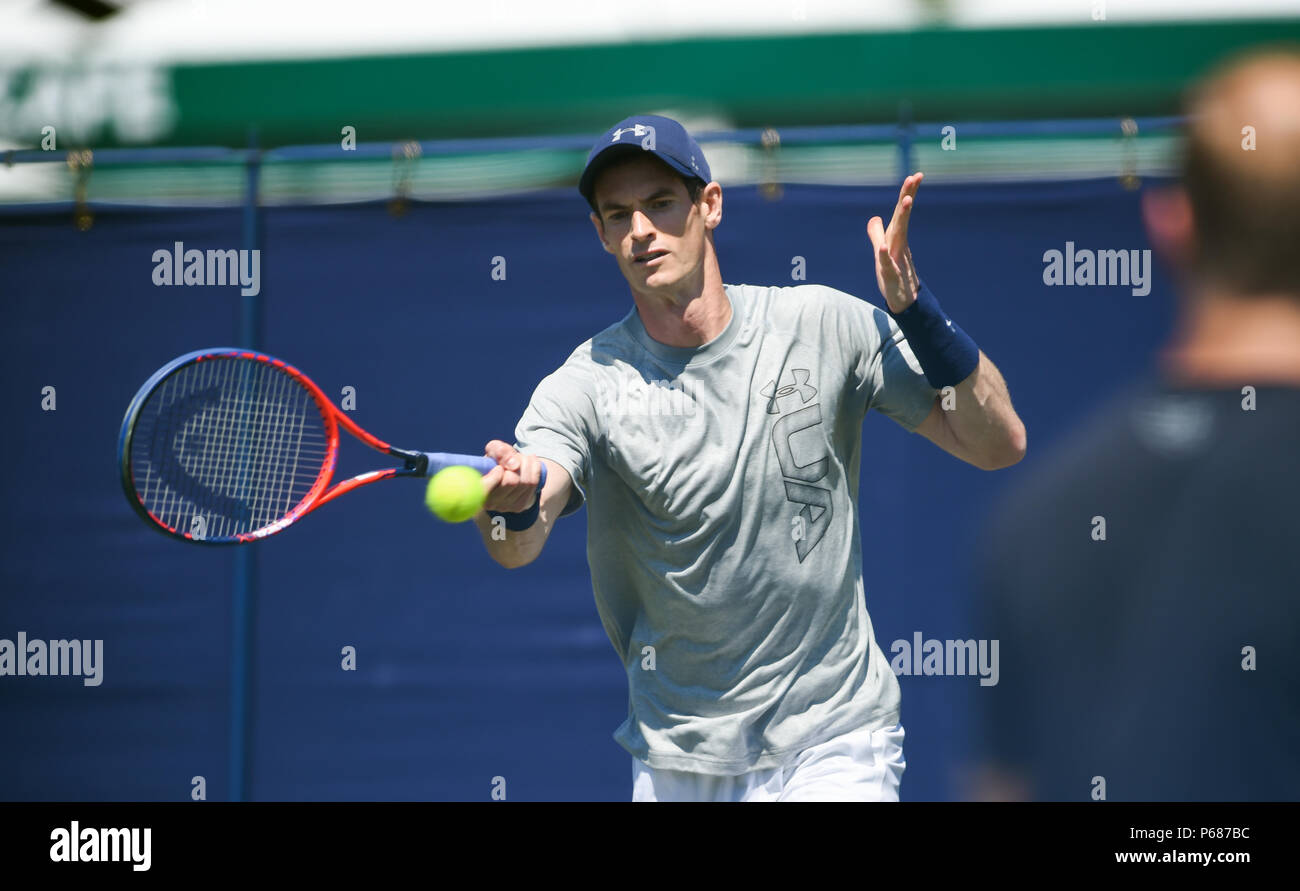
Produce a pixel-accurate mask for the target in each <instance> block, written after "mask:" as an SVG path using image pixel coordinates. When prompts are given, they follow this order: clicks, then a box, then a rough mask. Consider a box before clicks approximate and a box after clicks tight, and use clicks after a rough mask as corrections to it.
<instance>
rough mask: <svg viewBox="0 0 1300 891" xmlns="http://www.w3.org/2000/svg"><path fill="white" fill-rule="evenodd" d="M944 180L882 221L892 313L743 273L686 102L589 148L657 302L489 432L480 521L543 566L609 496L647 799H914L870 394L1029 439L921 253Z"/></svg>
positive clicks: (606, 224) (585, 180)
mask: <svg viewBox="0 0 1300 891" xmlns="http://www.w3.org/2000/svg"><path fill="white" fill-rule="evenodd" d="M921 179H922V177H921V174H919V173H918V174H913V175H912V176H909V177H907V179H906V180H905V181H904V183H903V185H902V188H901V189H900V191H899V198H898V202H897V204H896V206H895V208H894V213H893V217H892V218H891V220H890V223H889V226H888V227H885V226H884V224H883V221H882V220H881V218H880V217H873V218H872V219H871V220H870V221H868V224H867V233H868V236H869V238H870V240H871V242H872V245H873V247H874V249H875V254H876V279H877V281H876V283H877V285H878V287H879V288H880V291H881V294H882V295H883V296H884V297H885V301H886V303H887V305H888V307H889V310H888V312H886V311H885V310H882V309H880V308H878V307H876V306H873V305H871V304H869V303H867V302H865V301H863V300H859V299H858V298H857V297H854V296H852V295H849V294H846V293H844V292H842V291H837V290H834V289H832V288H828V287H824V286H821V285H800V286H795V287H760V286H753V285H735V284H724V280H723V278H722V274H721V272H720V267H719V262H718V256H717V254H716V252H715V250H714V243H713V230H714V229H715V228H716V227H717V226H718V225H719V224H720V223H721V222H722V187H721V186H720V185H719V184H718V183H717V182H714V181H712V178H711V175H710V172H709V167H708V164H707V162H706V160H705V157H704V153H703V152H702V151H701V150H700V147H699V145H698V144H697V143H696V142H695V140H694V139H693V138H691V136H690V135H689V134H688V133H687V132H686V130H685V129H684V128H683V127H682V126H681V125H680V124H679V123H678V122H676V121H673V120H671V119H669V118H664V117H660V116H655V115H638V116H635V117H633V118H629V119H627V120H624V121H621V122H620V123H619V124H617V125H615V126H614V127H612V128H611V129H610V130H609V131H608V132H606V134H605V135H604V136H603V137H602V138H601V139H600V140H598V141H597V143H596V144H595V146H594V147H593V149H592V151H591V154H590V155H589V157H588V162H587V167H586V169H585V171H584V173H583V176H582V179H581V182H580V184H579V191H580V192H581V193H582V195H583V197H584V198H585V199H586V200H587V202H588V204H589V205H590V207H591V214H590V218H591V221H592V224H593V227H594V229H595V233H596V236H597V237H598V238H599V240H600V244H601V246H602V247H603V249H604V250H605V251H606V252H608V253H609V254H611V255H612V256H613V258H614V259H615V261H616V262H617V264H618V267H619V270H620V272H622V274H623V276H624V278H625V279H626V280H627V283H628V286H629V289H630V290H631V296H632V302H633V306H632V308H631V309H630V310H629V311H627V313H626V315H625V316H624V317H623V318H622V320H620V321H617V322H615V323H614V324H612V325H610V326H609V327H607V328H605V330H603V331H601V332H600V333H598V334H596V335H595V336H594V337H592V338H591V339H590V340H588V341H587V342H585V343H583V344H581V345H580V346H578V347H577V349H575V350H574V352H573V353H572V355H571V356H570V357H569V358H568V360H567V361H566V362H565V363H564V364H563V365H562V366H561V367H560V368H559V369H558V370H557V371H555V372H554V373H553V374H551V375H549V376H547V377H546V378H545V379H544V380H543V381H542V382H541V383H540V384H539V385H538V386H537V388H536V390H535V392H534V393H533V396H532V399H531V401H530V403H529V405H528V407H527V409H526V411H525V412H524V415H523V417H522V418H521V420H520V421H519V424H518V426H517V428H516V431H515V438H516V443H515V445H514V446H511V445H510V444H508V443H505V442H503V441H500V440H494V441H492V442H490V443H488V444H487V446H486V449H485V451H486V453H487V454H488V455H489V456H490V457H492V458H493V459H495V460H496V461H497V462H498V465H499V466H498V467H497V468H496V469H494V470H493V471H492V472H491V473H489V474H488V475H487V476H486V477H485V485H486V487H487V488H488V490H489V494H488V500H487V503H486V505H485V510H484V511H482V512H480V514H479V516H478V517H477V518H476V522H477V524H478V526H479V529H480V531H481V533H482V537H483V541H484V544H485V546H486V547H487V549H488V551H489V553H490V554H491V555H492V557H493V558H494V559H495V560H497V561H498V562H499V563H501V564H502V565H503V566H506V567H517V566H522V565H525V564H527V563H529V562H530V561H532V560H534V559H535V558H536V557H537V556H538V554H540V552H541V550H542V548H543V547H544V545H545V543H546V540H547V537H548V536H549V534H550V531H551V529H552V528H553V524H554V523H555V522H556V520H557V519H558V518H560V517H561V516H566V515H569V514H572V513H573V512H574V511H576V510H578V508H579V507H581V506H582V504H583V503H584V502H585V503H586V504H587V505H588V511H589V514H590V516H589V518H588V547H587V555H588V562H589V564H590V568H591V575H592V588H593V591H594V594H595V600H596V605H597V609H598V611H599V614H600V617H601V621H602V623H603V625H604V627H605V630H606V633H607V634H608V635H609V639H610V641H611V643H613V644H614V647H615V650H616V651H617V653H618V655H619V657H620V659H621V660H622V662H623V665H624V669H625V671H626V673H627V679H628V694H629V695H628V716H627V720H626V721H625V722H624V723H623V725H622V726H621V727H619V728H618V730H617V732H616V733H615V739H616V740H617V741H618V742H619V743H620V744H621V745H622V746H623V747H624V748H626V749H627V751H628V752H629V753H630V754H631V756H632V768H633V770H632V779H633V784H632V790H633V791H632V795H633V799H634V800H638V801H649V800H715V801H716V800H743V801H756V800H787V801H789V800H809V799H819V800H820V799H845V800H860V801H873V800H877V801H878V800H893V801H896V800H898V788H899V780H900V777H901V775H902V772H903V769H904V767H905V762H904V760H903V754H902V742H903V727H902V725H901V723H900V720H899V685H898V681H897V679H896V677H895V676H894V673H893V671H892V670H891V669H890V666H889V662H888V659H887V657H886V656H885V655H884V653H883V652H882V651H881V650H880V647H879V646H878V645H877V643H876V641H875V638H874V635H873V632H872V628H871V622H870V619H869V617H868V614H867V610H866V605H865V602H864V591H863V583H862V551H861V537H860V534H859V516H858V508H857V496H858V481H859V470H860V461H861V439H862V423H863V418H864V415H865V414H866V412H867V411H868V410H869V409H872V408H874V409H876V410H877V411H880V412H882V413H883V414H885V415H886V416H888V417H889V418H891V419H892V420H894V421H895V422H897V423H898V424H900V425H901V426H903V427H904V429H907V430H908V431H911V432H916V433H920V434H922V435H923V436H925V437H926V438H928V439H930V440H931V441H932V442H934V443H935V444H937V445H938V446H940V447H941V448H943V449H945V450H946V451H948V452H950V453H951V454H953V455H955V456H956V457H958V458H960V459H962V460H964V461H966V462H969V463H971V464H973V465H974V466H976V467H979V468H981V469H985V470H994V469H997V468H1001V467H1006V466H1008V465H1011V464H1014V463H1015V462H1017V461H1018V460H1020V458H1021V456H1022V455H1023V454H1024V450H1025V430H1024V425H1023V424H1022V423H1021V422H1020V419H1019V418H1018V417H1017V416H1016V414H1015V411H1014V410H1013V409H1012V407H1011V400H1010V397H1009V395H1008V393H1007V388H1006V384H1005V382H1004V381H1003V380H1002V377H1001V375H1000V374H999V373H998V371H997V369H996V368H995V367H994V366H993V363H992V362H990V361H989V359H988V357H987V356H985V355H984V354H983V353H982V352H981V351H980V350H979V348H978V347H977V346H976V345H975V344H974V342H973V341H972V340H971V339H970V338H969V337H968V336H967V335H966V334H965V333H964V332H962V330H961V329H960V328H958V327H957V326H955V325H954V324H953V323H952V321H951V319H949V318H948V317H947V316H946V315H944V313H943V311H942V309H941V308H940V307H939V305H938V302H937V300H936V299H935V298H934V295H933V294H931V293H930V292H929V291H928V290H927V289H926V288H925V286H924V285H923V284H922V283H921V280H920V278H919V277H918V275H917V273H916V269H915V267H914V265H913V263H912V258H911V253H910V251H909V250H908V247H907V225H908V220H909V218H910V214H911V210H912V207H913V204H914V201H915V196H916V192H917V189H918V188H919V186H920V183H921ZM948 387H951V388H953V389H952V392H951V393H950V394H949V395H950V396H953V397H955V398H954V401H953V402H952V404H951V405H949V406H948V408H949V409H950V410H947V411H945V410H942V408H941V400H942V396H941V393H942V392H943V390H944V389H945V388H948ZM868 460H870V457H869V456H868ZM542 462H545V467H546V469H547V480H546V483H545V486H544V488H543V489H542V491H541V493H540V497H538V495H537V489H538V483H539V479H540V469H541V466H542ZM889 521H890V518H888V517H871V518H868V522H869V523H876V522H889ZM503 522H504V525H505V527H506V531H505V533H504V534H500V533H501V531H502V530H501V525H502V523H503ZM494 533H497V534H494ZM882 558H883V555H882V557H878V558H877V559H882Z"/></svg>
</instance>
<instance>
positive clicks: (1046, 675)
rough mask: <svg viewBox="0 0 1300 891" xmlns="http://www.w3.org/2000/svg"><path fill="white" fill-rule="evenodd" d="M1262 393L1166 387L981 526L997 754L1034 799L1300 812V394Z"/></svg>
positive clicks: (1099, 426)
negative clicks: (1249, 653)
mask: <svg viewBox="0 0 1300 891" xmlns="http://www.w3.org/2000/svg"><path fill="white" fill-rule="evenodd" d="M1248 383H1249V381H1245V382H1243V385H1245V384H1248ZM1255 389H1256V393H1255V410H1254V411H1245V410H1243V408H1242V403H1243V399H1244V398H1245V397H1244V396H1243V394H1242V393H1241V387H1236V388H1233V389H1223V390H1209V389H1193V388H1190V387H1179V386H1174V385H1170V384H1168V383H1165V382H1162V381H1161V380H1160V379H1159V378H1158V376H1156V375H1154V374H1152V375H1151V376H1149V377H1148V378H1146V379H1144V380H1143V381H1141V382H1139V383H1138V384H1136V385H1134V386H1132V387H1130V388H1129V389H1127V390H1126V391H1125V392H1124V393H1122V394H1121V395H1120V396H1119V397H1118V398H1116V399H1113V400H1112V401H1111V402H1110V403H1109V404H1108V405H1107V406H1106V407H1105V408H1104V409H1103V410H1102V411H1100V412H1099V413H1097V414H1096V415H1094V416H1093V417H1092V419H1091V421H1090V422H1089V423H1087V424H1086V425H1085V426H1084V428H1083V429H1082V430H1080V431H1078V432H1077V433H1076V434H1074V435H1073V436H1070V437H1068V439H1067V440H1066V442H1065V444H1064V445H1063V446H1062V447H1060V448H1059V450H1058V451H1057V452H1056V453H1055V454H1054V455H1052V456H1051V457H1050V458H1046V459H1044V461H1043V462H1042V463H1041V464H1040V465H1038V466H1037V468H1035V469H1034V470H1032V471H1031V472H1030V474H1029V475H1028V477H1027V478H1026V479H1025V481H1024V483H1023V485H1022V486H1021V487H1019V488H1018V489H1017V490H1016V491H1014V492H1013V494H1012V496H1011V497H1010V498H1008V499H1007V501H1006V502H1005V503H1004V504H1003V505H1002V508H1001V509H1000V510H999V511H998V512H997V514H996V515H995V517H994V519H993V521H992V522H991V523H990V525H989V527H988V528H987V529H986V532H985V539H984V545H983V547H982V548H981V551H980V560H981V563H982V572H981V573H980V584H981V591H980V593H981V597H980V601H979V603H980V607H981V608H982V609H983V610H984V612H983V616H982V619H983V621H984V623H985V627H984V628H983V631H982V633H983V634H984V635H985V636H986V637H988V638H990V639H993V638H996V639H998V640H1000V653H1001V679H1000V682H999V683H998V685H997V686H995V687H991V688H987V689H986V690H984V691H982V694H981V697H980V706H981V707H982V709H983V713H982V715H981V716H980V717H981V719H982V720H981V725H982V726H983V728H984V738H983V740H982V743H983V747H984V756H985V761H986V763H991V764H995V765H998V766H999V767H1000V768H1002V769H1003V770H1008V771H1010V772H1012V773H1014V774H1016V775H1018V776H1019V777H1020V778H1021V779H1022V780H1025V781H1027V782H1028V783H1029V790H1030V795H1031V797H1033V798H1037V799H1046V800H1087V799H1088V798H1089V797H1090V795H1091V793H1092V789H1093V777H1096V776H1102V777H1105V780H1106V798H1107V799H1108V800H1112V801H1133V800H1144V801H1182V800H1192V801H1195V800H1243V801H1244V800H1279V799H1284V800H1297V799H1300V470H1297V462H1298V461H1300V389H1297V388H1291V387H1280V386H1256V388H1255ZM1094 516H1102V517H1104V518H1105V520H1106V540H1105V541H1094V540H1093V538H1092V530H1093V522H1092V519H1093V517H1094ZM1248 646H1249V647H1253V648H1254V652H1255V670H1253V671H1246V670H1243V667H1242V666H1243V660H1244V659H1245V658H1246V657H1245V656H1244V655H1243V653H1242V650H1243V648H1244V647H1248Z"/></svg>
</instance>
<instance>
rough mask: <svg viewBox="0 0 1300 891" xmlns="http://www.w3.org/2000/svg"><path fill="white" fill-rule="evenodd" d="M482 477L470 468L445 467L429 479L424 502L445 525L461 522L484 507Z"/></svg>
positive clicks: (460, 466)
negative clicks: (445, 522) (446, 523)
mask: <svg viewBox="0 0 1300 891" xmlns="http://www.w3.org/2000/svg"><path fill="white" fill-rule="evenodd" d="M485 497H486V496H485V495H484V493H483V477H482V475H481V474H480V473H479V472H478V471H477V470H475V469H474V468H473V467H465V466H464V465H457V466H455V467H447V468H444V469H442V470H440V471H438V472H437V473H435V474H434V475H433V479H431V480H429V487H428V488H427V489H425V490H424V503H425V504H426V505H427V506H428V508H429V510H431V511H433V512H434V513H435V514H437V515H438V516H439V517H440V518H442V519H444V520H446V521H447V522H448V523H463V522H465V521H466V520H468V519H469V518H471V517H472V516H474V515H475V514H476V513H478V512H479V509H480V508H481V507H483V499H484V498H485Z"/></svg>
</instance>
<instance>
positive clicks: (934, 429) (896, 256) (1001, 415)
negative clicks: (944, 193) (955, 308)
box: [867, 173, 1027, 470]
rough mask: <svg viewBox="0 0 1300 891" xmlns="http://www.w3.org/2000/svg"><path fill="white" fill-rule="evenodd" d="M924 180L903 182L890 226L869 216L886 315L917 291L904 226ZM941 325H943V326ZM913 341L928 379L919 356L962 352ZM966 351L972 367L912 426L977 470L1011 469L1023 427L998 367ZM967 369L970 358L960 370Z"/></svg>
mask: <svg viewBox="0 0 1300 891" xmlns="http://www.w3.org/2000/svg"><path fill="white" fill-rule="evenodd" d="M924 178H925V175H924V174H922V173H914V174H912V175H911V176H909V177H907V179H905V180H903V186H902V188H901V189H899V192H898V204H897V205H895V207H894V215H893V217H892V218H891V219H890V221H889V228H885V226H884V224H883V222H882V220H881V219H880V217H872V218H871V219H870V220H869V221H868V222H867V235H868V236H869V237H870V238H871V244H872V247H873V248H874V249H875V253H876V283H877V284H878V285H879V286H880V293H881V296H883V297H884V298H885V302H886V304H888V306H889V311H890V313H891V314H893V315H894V316H895V317H897V316H898V315H899V314H901V313H903V312H904V311H905V310H907V309H909V308H911V307H912V306H913V304H915V303H916V302H917V299H918V298H919V297H920V293H921V279H920V276H918V275H917V272H916V267H915V265H914V264H913V263H912V251H911V249H910V248H909V247H908V245H907V224H908V221H909V220H910V219H911V216H912V207H913V206H914V205H915V203H916V192H917V189H919V188H920V186H921V180H922V179H924ZM928 299H929V300H931V301H933V299H934V298H933V297H932V296H930V297H929V298H928ZM937 306H938V304H937V302H935V303H933V304H932V305H931V306H926V307H918V309H921V308H925V309H926V310H927V311H929V310H930V309H931V307H933V308H937ZM914 312H915V311H914ZM939 321H943V320H942V319H939ZM935 325H938V322H935ZM947 325H948V327H951V326H952V322H951V320H948V321H947ZM932 327H933V326H932ZM939 327H940V328H942V325H939ZM943 336H944V332H942V331H940V333H939V334H938V335H935V338H936V340H938V341H942V339H943ZM963 337H964V335H963ZM913 339H914V338H913V336H911V335H909V343H911V345H912V348H913V352H915V353H916V354H917V357H918V359H920V360H921V364H922V366H923V368H924V370H925V372H926V374H927V377H932V376H933V374H934V373H935V372H936V369H935V368H934V367H925V366H926V365H927V361H926V359H925V358H922V356H923V355H927V356H934V357H937V358H944V357H945V354H950V355H956V354H957V353H959V351H960V350H959V348H956V347H954V349H955V350H956V352H954V349H949V347H950V346H951V345H949V344H945V343H942V342H938V343H927V344H922V343H919V342H916V343H913V342H912V340H913ZM966 343H967V344H970V341H969V340H967V341H966ZM968 349H970V350H972V351H975V352H977V353H978V361H977V362H976V364H975V367H974V369H973V370H972V371H971V372H970V373H969V374H968V375H967V376H966V377H965V378H964V379H962V380H960V381H958V380H955V379H954V380H950V381H948V382H946V383H945V385H944V388H943V392H941V393H940V394H939V396H937V397H936V398H935V401H934V407H933V408H931V410H930V414H929V415H928V416H927V417H926V419H925V420H924V421H923V422H921V424H920V425H919V426H918V427H917V428H916V432H917V433H920V434H921V435H922V436H924V437H926V438H927V439H929V440H930V441H931V442H933V443H934V444H935V445H937V446H939V448H941V449H943V450H944V451H946V452H948V453H950V454H952V455H955V456H956V457H958V458H960V459H962V460H963V461H966V462H968V463H970V464H973V465H975V466H976V467H978V468H980V469H981V470H998V469H1000V468H1003V467H1009V466H1011V465H1012V464H1015V463H1016V462H1017V461H1019V460H1020V459H1021V458H1023V457H1024V455H1025V448H1026V442H1027V437H1026V433H1025V425H1024V423H1023V422H1022V421H1021V420H1020V417H1019V416H1018V415H1017V414H1016V411H1015V409H1014V408H1012V406H1011V394H1010V393H1009V392H1008V391H1007V384H1006V381H1005V380H1004V379H1003V378H1002V375H1001V373H1000V372H999V371H998V369H997V367H996V366H995V365H994V364H993V362H992V361H991V360H990V359H989V357H988V356H986V355H984V353H983V351H980V350H978V349H977V348H975V347H973V345H972V346H969V347H968ZM937 358H936V359H931V360H930V364H931V365H933V364H934V363H935V361H937ZM968 367H970V366H969V359H968V360H967V364H966V365H965V366H964V367H963V372H964V371H965V368H968ZM955 377H957V375H954V378H955ZM947 387H952V391H951V392H949V391H948V390H947Z"/></svg>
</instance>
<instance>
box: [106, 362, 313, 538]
mask: <svg viewBox="0 0 1300 891" xmlns="http://www.w3.org/2000/svg"><path fill="white" fill-rule="evenodd" d="M131 452H132V454H131V467H132V476H133V482H134V484H135V488H136V492H137V495H138V496H139V498H140V500H141V502H142V504H143V505H144V507H145V509H146V510H148V511H149V513H150V514H152V515H153V516H154V517H155V518H156V519H157V520H158V521H159V522H161V523H162V524H163V525H165V526H168V527H170V528H173V529H176V530H177V531H180V532H182V533H184V532H190V533H192V534H195V535H196V537H198V535H199V534H200V533H201V534H202V537H205V538H209V539H218V538H228V537H232V536H235V535H240V534H244V533H249V532H253V531H256V530H258V529H262V528H264V527H266V526H268V525H270V524H272V523H274V522H276V521H277V520H280V519H282V518H283V517H284V516H286V515H287V514H288V513H290V512H291V511H292V510H293V509H294V508H295V507H297V505H298V504H300V503H301V502H302V500H303V499H304V498H305V497H306V495H307V493H308V492H310V491H311V489H312V487H313V486H314V485H315V483H316V481H317V479H318V478H319V476H320V474H321V470H322V467H323V465H324V463H325V462H326V460H327V459H328V457H329V455H330V444H329V438H328V434H327V432H326V426H325V420H324V418H323V417H322V415H321V412H320V409H319V408H318V407H317V405H316V402H315V400H314V399H313V398H312V396H311V394H310V393H309V392H308V391H307V390H306V388H304V387H303V386H302V385H301V384H299V383H298V382H297V381H296V380H295V379H294V378H293V377H292V376H290V375H289V374H288V373H286V372H284V371H283V370H281V369H279V368H277V367H276V366H273V365H270V364H268V363H265V362H261V361H258V360H255V359H245V358H242V357H212V358H208V359H205V360H203V361H202V362H196V363H193V364H191V365H187V366H184V367H182V368H181V369H179V370H178V371H177V372H176V373H174V374H172V375H170V376H169V377H168V378H167V379H166V380H165V381H163V382H162V384H161V385H160V386H158V387H156V388H155V389H154V391H153V392H152V393H151V394H150V395H149V397H148V399H147V400H146V402H145V404H144V405H143V406H142V408H141V411H140V416H139V419H138V420H137V422H136V427H135V434H134V437H133V440H132V445H131Z"/></svg>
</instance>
